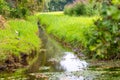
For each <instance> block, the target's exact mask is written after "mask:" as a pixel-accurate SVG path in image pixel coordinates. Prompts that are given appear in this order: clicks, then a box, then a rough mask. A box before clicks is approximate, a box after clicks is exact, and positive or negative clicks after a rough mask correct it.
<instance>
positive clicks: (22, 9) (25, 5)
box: [0, 0, 43, 18]
mask: <svg viewBox="0 0 120 80" xmlns="http://www.w3.org/2000/svg"><path fill="white" fill-rule="evenodd" d="M42 2H43V0H37V1H33V0H15V1H13V0H6V1H5V0H1V1H0V14H2V15H4V16H8V17H15V18H21V17H26V15H29V14H31V13H33V12H34V11H40V10H41V9H42V6H43V5H42Z"/></svg>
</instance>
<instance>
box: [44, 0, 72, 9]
mask: <svg viewBox="0 0 120 80" xmlns="http://www.w3.org/2000/svg"><path fill="white" fill-rule="evenodd" d="M73 1H74V0H49V1H48V0H46V10H48V11H62V10H63V9H64V6H65V5H66V4H69V3H72V2H73Z"/></svg>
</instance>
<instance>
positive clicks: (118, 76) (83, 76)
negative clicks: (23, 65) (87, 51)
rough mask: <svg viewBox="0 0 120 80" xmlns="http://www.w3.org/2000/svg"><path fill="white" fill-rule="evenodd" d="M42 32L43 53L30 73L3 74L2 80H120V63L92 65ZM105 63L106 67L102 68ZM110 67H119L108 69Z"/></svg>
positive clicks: (1, 75) (0, 75)
mask: <svg viewBox="0 0 120 80" xmlns="http://www.w3.org/2000/svg"><path fill="white" fill-rule="evenodd" d="M40 32H41V33H40V37H41V39H42V41H43V44H44V45H43V51H42V52H41V53H38V55H37V59H36V60H35V63H33V64H32V65H31V67H30V68H29V69H28V70H29V71H28V72H27V73H26V74H22V73H19V74H17V73H13V74H7V73H5V74H4V73H3V74H0V80H120V68H119V64H120V61H116V62H114V61H113V62H111V61H110V64H109V62H108V63H107V62H96V63H91V62H90V61H89V60H83V59H80V58H79V57H78V56H77V55H76V54H74V52H70V51H69V50H66V49H63V48H62V47H61V46H60V44H58V43H57V42H56V41H54V40H53V39H51V38H50V37H49V36H48V35H47V34H45V33H44V32H42V31H40ZM104 63H105V64H106V65H105V66H104V67H101V64H104ZM115 63H116V64H115ZM93 64H94V65H93ZM108 65H109V66H113V65H118V66H117V67H111V68H107V66H108Z"/></svg>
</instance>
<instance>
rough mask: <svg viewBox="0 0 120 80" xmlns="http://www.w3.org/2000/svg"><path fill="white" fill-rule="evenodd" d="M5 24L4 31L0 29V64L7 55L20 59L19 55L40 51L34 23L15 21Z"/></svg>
mask: <svg viewBox="0 0 120 80" xmlns="http://www.w3.org/2000/svg"><path fill="white" fill-rule="evenodd" d="M6 24H7V25H6V28H5V29H0V62H4V60H6V59H7V58H8V56H9V55H15V56H18V57H20V53H24V54H29V53H32V51H38V50H39V49H40V44H41V42H40V39H39V37H38V35H37V34H36V33H37V32H38V28H37V25H36V23H31V22H30V21H28V20H17V19H16V20H9V21H7V23H6Z"/></svg>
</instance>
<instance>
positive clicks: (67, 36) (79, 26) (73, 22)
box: [37, 12, 98, 45]
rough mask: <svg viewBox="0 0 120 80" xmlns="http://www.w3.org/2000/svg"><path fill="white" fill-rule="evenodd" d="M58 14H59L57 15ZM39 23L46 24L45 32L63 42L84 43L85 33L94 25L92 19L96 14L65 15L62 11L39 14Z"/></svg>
mask: <svg viewBox="0 0 120 80" xmlns="http://www.w3.org/2000/svg"><path fill="white" fill-rule="evenodd" d="M58 14H59V15H58ZM37 16H39V18H40V20H41V23H42V24H44V25H46V26H47V27H46V29H47V32H48V33H49V34H52V35H54V36H55V37H57V38H59V39H60V40H62V41H64V42H68V43H70V44H72V45H80V44H82V45H86V44H87V42H88V40H87V38H86V34H85V33H87V34H88V33H89V34H88V35H89V36H90V35H91V34H90V33H91V32H90V30H91V28H93V27H94V21H95V20H96V19H98V16H93V17H88V16H79V17H78V16H77V17H76V16H67V15H64V14H63V13H58V12H57V13H48V14H46V13H45V14H44V13H42V14H39V15H37Z"/></svg>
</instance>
